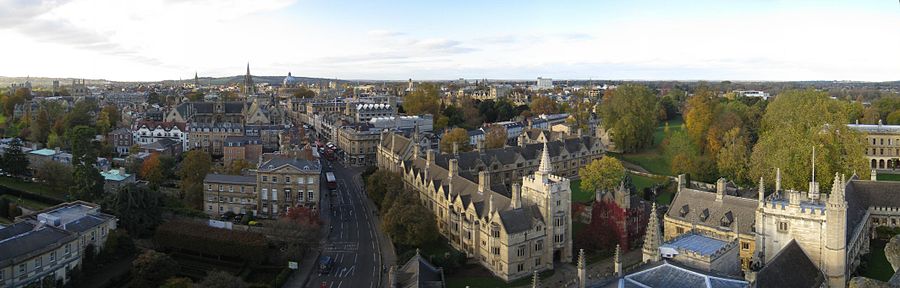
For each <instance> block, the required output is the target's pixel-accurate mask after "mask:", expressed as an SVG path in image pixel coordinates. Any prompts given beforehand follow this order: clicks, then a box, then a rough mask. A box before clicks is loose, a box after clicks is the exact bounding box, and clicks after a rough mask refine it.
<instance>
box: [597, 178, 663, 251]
mask: <svg viewBox="0 0 900 288" xmlns="http://www.w3.org/2000/svg"><path fill="white" fill-rule="evenodd" d="M594 199H595V201H594V203H593V206H592V207H591V226H593V227H602V228H598V231H613V232H614V235H609V236H611V237H614V238H615V239H614V240H615V241H614V242H615V243H616V244H618V245H619V247H620V248H621V249H622V250H624V251H630V250H631V249H632V248H633V247H636V246H635V245H636V244H638V243H640V241H641V238H642V237H644V229H645V228H646V226H645V224H644V223H647V218H648V214H649V213H648V208H649V207H647V203H646V202H644V201H643V199H641V197H638V196H637V195H634V194H631V189H629V188H628V187H626V185H625V181H622V182H620V184H619V186H618V187H616V188H615V189H613V190H612V191H597V195H596V197H595V198H594Z"/></svg>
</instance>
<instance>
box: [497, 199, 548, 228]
mask: <svg viewBox="0 0 900 288" xmlns="http://www.w3.org/2000/svg"><path fill="white" fill-rule="evenodd" d="M500 221H501V223H502V224H503V229H505V230H506V232H507V233H509V234H515V233H519V232H524V231H528V230H530V229H531V228H532V227H534V224H537V223H541V222H543V219H542V217H541V213H540V211H537V206H526V207H522V208H519V209H510V210H504V211H500Z"/></svg>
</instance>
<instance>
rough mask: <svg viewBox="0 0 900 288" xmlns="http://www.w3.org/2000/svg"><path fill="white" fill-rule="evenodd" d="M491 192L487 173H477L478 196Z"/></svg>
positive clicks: (489, 178)
mask: <svg viewBox="0 0 900 288" xmlns="http://www.w3.org/2000/svg"><path fill="white" fill-rule="evenodd" d="M490 190H491V174H488V171H481V172H478V194H482V195H483V194H484V192H490Z"/></svg>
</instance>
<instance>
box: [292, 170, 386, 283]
mask: <svg viewBox="0 0 900 288" xmlns="http://www.w3.org/2000/svg"><path fill="white" fill-rule="evenodd" d="M331 163H332V165H333V167H334V176H335V179H337V191H335V192H329V194H330V196H329V197H330V198H329V199H328V200H330V201H329V202H330V203H329V204H327V205H329V207H328V208H329V209H328V210H330V211H327V212H326V213H328V214H329V215H328V216H329V217H330V221H329V222H330V223H331V225H330V227H331V229H330V231H329V232H328V235H327V237H326V240H325V243H324V244H323V245H322V248H321V249H322V251H321V255H322V256H330V257H332V258H334V259H335V264H334V267H333V268H332V270H331V272H330V273H327V274H321V273H319V271H318V267H316V268H314V270H313V271H312V275H310V279H309V281H308V282H307V286H306V287H310V288H315V287H327V288H366V287H368V288H375V287H381V286H382V285H381V283H383V282H384V281H385V280H384V277H385V276H386V275H384V271H385V270H384V269H383V265H382V262H383V260H382V256H383V255H382V244H383V242H384V241H385V240H382V239H381V238H382V237H380V235H379V233H381V232H380V230H379V223H378V221H379V220H378V218H377V216H375V214H373V208H372V206H371V204H370V202H371V201H369V200H368V198H367V196H366V194H365V190H363V186H362V184H363V183H362V178H361V176H360V174H361V173H362V171H363V169H362V168H345V167H343V166H341V165H340V164H338V163H336V162H331ZM326 165H328V164H326ZM323 210H324V209H323ZM389 253H390V252H389ZM316 266H318V263H317V264H316Z"/></svg>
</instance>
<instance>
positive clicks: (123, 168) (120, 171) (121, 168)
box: [119, 167, 125, 175]
mask: <svg viewBox="0 0 900 288" xmlns="http://www.w3.org/2000/svg"><path fill="white" fill-rule="evenodd" d="M119 175H125V167H119Z"/></svg>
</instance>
